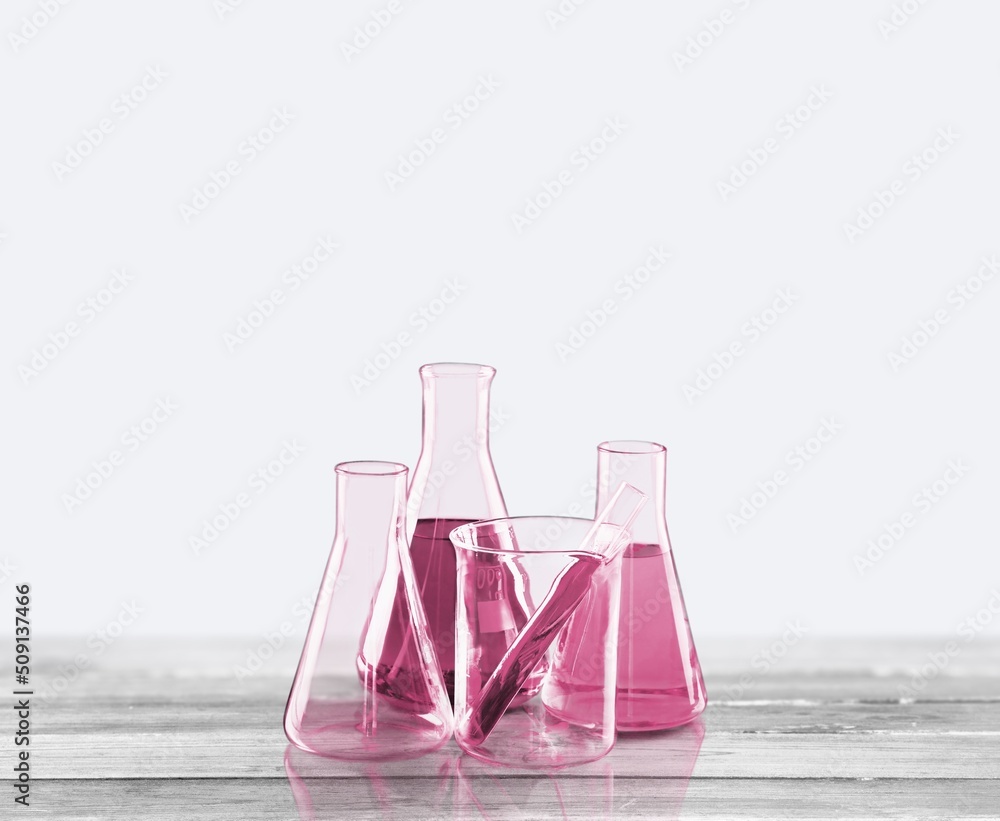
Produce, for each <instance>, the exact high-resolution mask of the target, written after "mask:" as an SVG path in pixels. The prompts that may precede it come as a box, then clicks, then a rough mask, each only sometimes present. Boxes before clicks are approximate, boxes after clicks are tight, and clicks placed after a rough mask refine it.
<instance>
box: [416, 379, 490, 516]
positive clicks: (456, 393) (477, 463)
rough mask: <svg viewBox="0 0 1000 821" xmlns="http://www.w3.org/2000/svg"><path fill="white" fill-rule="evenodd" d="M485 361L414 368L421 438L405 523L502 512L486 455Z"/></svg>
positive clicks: (487, 403) (487, 395)
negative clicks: (419, 388)
mask: <svg viewBox="0 0 1000 821" xmlns="http://www.w3.org/2000/svg"><path fill="white" fill-rule="evenodd" d="M495 373H496V371H495V370H494V369H493V368H491V367H490V366H488V365H471V364H461V363H438V364H433V365H424V366H423V367H422V368H421V369H420V379H421V382H422V383H423V442H422V445H421V448H420V458H419V459H418V460H417V464H416V467H415V468H414V470H413V480H412V482H411V483H410V492H409V498H408V500H407V518H408V520H409V521H408V525H407V526H408V527H409V528H410V530H411V531H412V530H413V528H415V527H416V523H417V521H418V520H420V519H452V520H456V521H473V520H476V519H491V518H496V517H498V516H506V515H507V511H506V508H505V506H504V502H503V495H502V494H501V492H500V485H499V484H498V482H497V478H496V471H495V470H494V469H493V460H492V458H491V457H490V444H489V442H490V384H491V383H492V381H493V376H494V374H495Z"/></svg>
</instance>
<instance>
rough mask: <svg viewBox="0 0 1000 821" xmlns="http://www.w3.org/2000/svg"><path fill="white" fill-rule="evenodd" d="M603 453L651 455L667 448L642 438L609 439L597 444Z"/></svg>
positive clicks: (663, 451) (662, 451)
mask: <svg viewBox="0 0 1000 821" xmlns="http://www.w3.org/2000/svg"><path fill="white" fill-rule="evenodd" d="M597 449H598V450H599V451H603V452H604V453H627V454H632V455H637V456H653V455H655V454H657V453H666V452H667V449H666V447H664V446H663V445H661V444H660V443H659V442H647V441H645V440H642V439H610V440H608V441H607V442H601V444H599V445H598V446H597Z"/></svg>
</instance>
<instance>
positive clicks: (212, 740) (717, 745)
mask: <svg viewBox="0 0 1000 821" xmlns="http://www.w3.org/2000/svg"><path fill="white" fill-rule="evenodd" d="M33 747H34V752H35V754H36V756H37V759H36V760H37V763H36V764H35V770H34V773H35V775H36V777H38V778H155V777H169V778H185V777H188V778H190V777H197V776H202V777H207V778H234V777H253V776H258V777H259V776H270V775H274V774H275V773H276V772H277V771H278V770H279V769H280V767H281V761H282V757H283V755H284V752H285V747H286V741H285V738H284V736H283V735H282V733H281V730H280V728H275V729H273V730H270V731H262V730H256V729H254V730H240V729H230V730H227V731H225V732H218V733H212V734H205V733H192V732H183V731H164V732H150V733H145V732H137V733H114V734H106V733H103V732H80V733H73V734H66V735H61V736H58V737H55V736H45V735H39V736H36V738H35V741H34V743H33ZM445 750H446V751H447V752H444V753H439V754H437V755H431V756H424V757H423V758H418V759H414V760H413V761H410V762H407V764H406V766H407V768H408V771H409V772H411V773H412V774H414V775H422V776H426V777H433V776H434V775H435V774H436V772H437V771H438V770H439V769H440V767H441V765H442V763H443V762H444V761H446V760H447V758H448V757H454V756H457V755H458V748H457V747H456V746H455V745H454V742H453V741H452V742H450V743H449V745H448V747H446V748H445ZM671 750H672V747H671V741H670V739H669V738H663V737H660V736H643V737H635V738H632V737H623V738H622V739H620V740H619V743H618V745H617V746H616V748H615V750H613V751H612V753H611V755H610V756H609V757H608V759H607V760H608V761H610V762H611V763H612V765H613V766H614V768H615V771H616V772H617V773H618V774H620V775H622V776H641V777H654V776H658V775H664V774H670V770H669V766H670V765H669V761H670V756H671V755H672V754H673V753H672V752H671ZM684 752H685V751H684V750H682V751H681V753H680V754H683V753H684ZM588 766H589V765H588ZM695 773H696V775H697V776H698V777H700V778H720V777H739V778H782V777H794V778H827V777H840V778H987V779H996V778H998V777H1000V735H998V734H996V733H989V734H975V733H953V734H930V733H926V734H920V733H906V732H886V733H881V734H879V733H857V734H855V733H849V734H818V733H782V732H775V733H709V734H707V735H706V736H705V737H704V739H703V740H702V742H701V747H700V754H699V755H698V760H697V766H696V769H695Z"/></svg>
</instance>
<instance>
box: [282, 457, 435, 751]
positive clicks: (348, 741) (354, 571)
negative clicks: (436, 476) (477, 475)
mask: <svg viewBox="0 0 1000 821" xmlns="http://www.w3.org/2000/svg"><path fill="white" fill-rule="evenodd" d="M336 473H337V525H336V531H335V536H334V540H333V546H332V547H331V549H330V558H329V560H328V562H327V566H326V571H325V572H324V574H323V581H322V584H321V585H320V590H319V594H318V595H317V598H316V605H315V607H314V609H313V615H312V621H311V622H310V623H309V632H308V633H307V634H306V642H305V646H304V647H303V649H302V657H301V659H300V660H299V667H298V670H297V671H296V673H295V679H294V681H293V683H292V690H291V693H290V694H289V696H288V705H287V707H286V708H285V734H286V735H287V736H288V739H289V741H291V742H292V743H293V744H295V745H296V746H297V747H300V748H301V749H303V750H306V751H308V752H311V753H317V754H319V755H325V756H330V757H332V758H345V759H350V760H359V759H360V760H365V759H367V760H373V759H390V758H408V757H412V756H415V755H421V754H423V753H426V752H430V751H431V750H434V749H437V748H438V747H440V746H441V745H442V744H444V743H445V742H446V741H447V740H448V738H449V737H450V736H451V728H452V718H451V710H450V708H449V705H448V699H447V695H446V693H445V689H444V683H443V681H442V679H441V671H440V668H439V667H438V665H437V659H436V657H435V655H434V649H433V646H432V645H431V641H430V638H429V636H428V634H427V623H426V617H425V616H424V612H423V609H422V607H421V604H420V597H419V594H418V593H417V587H416V583H415V581H414V577H413V567H412V565H411V563H410V554H409V551H408V550H407V547H406V542H405V538H406V519H405V513H404V512H405V504H406V503H405V499H406V475H407V469H406V466H405V465H400V464H396V463H394V462H344V463H341V464H339V465H337V467H336ZM390 646H391V648H392V650H391V652H390V651H389V648H390Z"/></svg>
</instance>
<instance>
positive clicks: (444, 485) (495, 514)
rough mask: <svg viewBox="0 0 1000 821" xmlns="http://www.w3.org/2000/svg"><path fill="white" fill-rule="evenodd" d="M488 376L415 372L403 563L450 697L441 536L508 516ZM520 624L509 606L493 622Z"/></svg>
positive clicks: (451, 638) (448, 562) (499, 580)
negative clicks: (419, 426)
mask: <svg viewBox="0 0 1000 821" xmlns="http://www.w3.org/2000/svg"><path fill="white" fill-rule="evenodd" d="M495 374H496V370H495V369H494V368H491V367H490V366H489V365H474V364H464V363H457V362H443V363H435V364H431V365H424V366H423V367H421V368H420V380H421V382H422V384H423V441H422V444H421V448H420V458H419V459H418V460H417V465H416V467H415V468H414V469H413V479H412V480H411V482H410V490H409V495H408V497H407V520H408V522H409V533H408V535H409V537H410V538H409V543H410V557H411V559H412V561H413V572H414V576H415V578H416V583H417V589H418V590H419V591H420V597H421V600H422V601H423V605H424V611H425V612H426V614H427V624H428V627H429V629H430V636H431V640H432V641H433V643H434V648H435V650H436V651H437V656H438V661H439V662H440V664H441V672H442V674H443V676H444V682H445V687H446V688H447V690H448V695H449V697H450V698H454V685H455V603H456V597H457V589H456V579H457V568H456V563H455V548H454V546H453V545H452V543H451V541H450V540H449V538H448V534H449V533H451V531H452V530H454V529H455V528H456V527H458V526H459V525H463V524H467V523H469V522H473V521H477V520H480V519H497V518H501V517H504V516H506V515H507V508H506V506H505V505H504V501H503V494H502V493H501V492H500V484H499V482H497V475H496V471H495V470H494V468H493V459H492V457H491V456H490V444H489V437H490V383H491V382H492V381H493V377H494V375H495ZM507 575H508V574H507V572H506V570H505V571H504V572H503V573H502V574H494V576H493V577H492V578H491V580H490V581H491V583H494V584H496V585H497V586H498V588H499V587H504V577H505V576H507ZM511 587H513V585H511ZM498 593H499V590H498ZM526 619H527V616H525V614H524V611H523V609H521V608H518V607H517V605H516V602H514V612H513V613H510V614H507V617H506V618H505V619H500V620H498V623H497V629H498V630H509V629H520V627H522V626H523V625H524V622H525V621H526ZM498 661H499V659H498Z"/></svg>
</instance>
